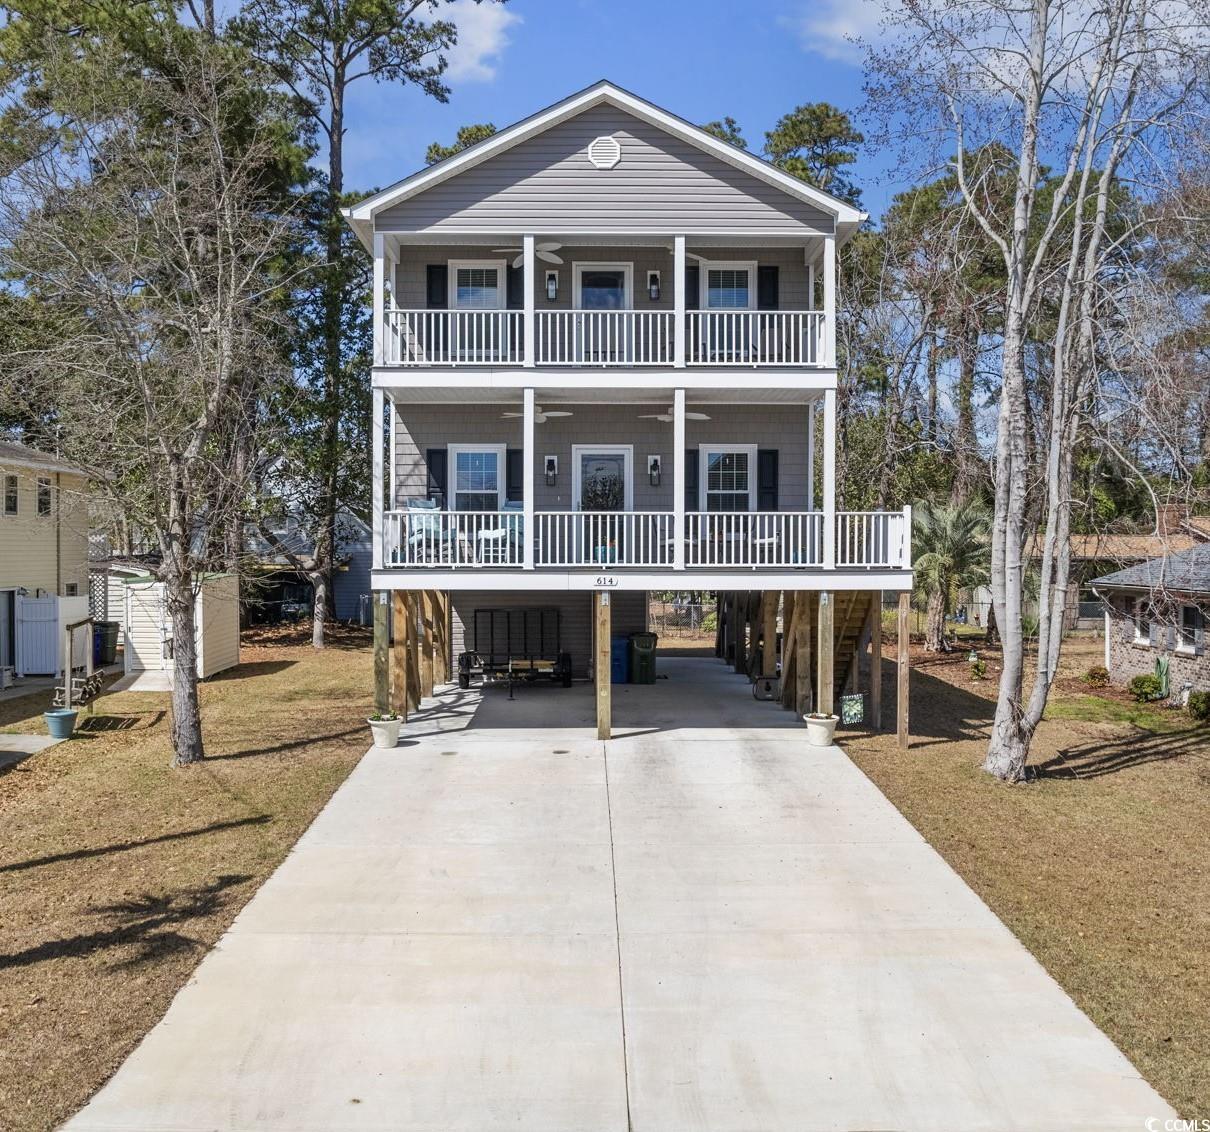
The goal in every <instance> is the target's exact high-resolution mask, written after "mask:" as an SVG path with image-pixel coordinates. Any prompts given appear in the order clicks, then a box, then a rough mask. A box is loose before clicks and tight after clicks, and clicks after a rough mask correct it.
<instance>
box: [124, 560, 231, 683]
mask: <svg viewBox="0 0 1210 1132" xmlns="http://www.w3.org/2000/svg"><path fill="white" fill-rule="evenodd" d="M125 591H126V595H125V596H126V602H125V615H124V616H123V618H122V643H123V649H122V652H123V655H124V656H125V661H126V671H127V672H157V671H171V669H172V621H171V619H170V618H169V616H168V613H167V610H166V609H165V608H164V584H163V582H157V581H155V580H154V579H153V578H147V577H143V578H133V579H131V580H129V581H127V582H126V584H125ZM194 600H195V602H196V604H195V606H194V618H195V620H196V636H197V674H198V676H199V677H201V678H203V679H204V678H205V677H207V676H213V675H214V674H215V673H216V672H221V671H222V670H223V669H224V668H231V667H233V666H234V665H237V664H239V578H238V577H237V576H236V575H235V574H211V575H209V576H207V577H206V578H205V579H203V580H202V582H201V584H200V585H199V587H198V592H197V597H196V598H195V599H194Z"/></svg>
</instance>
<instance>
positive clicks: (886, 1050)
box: [68, 660, 1173, 1132]
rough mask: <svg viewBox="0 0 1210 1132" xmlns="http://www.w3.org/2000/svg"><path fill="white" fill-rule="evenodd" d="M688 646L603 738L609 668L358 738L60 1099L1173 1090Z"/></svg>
mask: <svg viewBox="0 0 1210 1132" xmlns="http://www.w3.org/2000/svg"><path fill="white" fill-rule="evenodd" d="M664 670H665V671H667V672H668V673H669V676H670V679H668V680H667V681H663V682H661V683H660V684H659V685H657V686H656V687H654V688H627V689H619V690H618V693H619V694H618V696H617V700H618V702H617V704H616V708H615V719H616V720H618V721H619V722H620V724H621V726H620V728H619V730H620V731H621V732H622V733H623V734H622V737H620V738H616V739H614V740H612V741H610V742H609V743H600V742H598V741H596V740H595V739H594V738H593V737H592V731H591V724H592V711H593V704H592V697H591V694H590V693H589V692H588V691H587V690H586V689H574V690H572V691H563V690H561V689H556V688H543V689H529V690H525V691H521V692H518V694H517V699H516V700H515V701H513V702H512V703H510V702H508V700H507V698H506V694H505V693H503V692H500V691H498V690H492V691H489V692H488V693H487V694H486V696H482V697H481V696H480V694H479V693H478V692H473V693H470V694H466V693H458V692H457V691H456V690H453V691H450V692H447V693H446V695H445V696H444V697H443V699H442V702H441V704H440V705H439V706H438V707H437V708H434V709H431V710H429V711H427V712H426V713H425V714H424V716H423V717H422V718H420V719H418V720H417V721H416V722H415V723H414V724H413V725H412V726H411V727H410V729H409V731H410V738H409V743H408V745H407V746H401V747H400V748H398V749H396V750H394V751H379V750H374V751H371V752H370V753H369V754H368V755H367V756H366V757H365V758H364V759H363V760H362V762H361V763H360V765H359V766H358V767H357V769H356V770H355V771H354V772H353V774H352V775H351V776H350V778H349V779H348V781H347V782H346V783H345V785H344V786H342V787H341V789H340V790H339V791H338V792H337V794H336V795H335V797H334V798H333V799H332V801H331V802H330V803H329V804H328V806H327V808H326V809H325V810H324V811H323V813H322V814H321V815H320V816H319V818H318V819H317V820H316V822H315V823H314V825H313V826H312V827H311V829H310V830H308V832H307V833H306V835H305V836H304V837H303V838H302V839H301V840H300V841H299V843H298V845H297V846H296V848H295V849H294V851H293V852H292V853H291V854H290V856H289V858H288V859H287V860H286V862H285V863H284V864H283V865H282V867H281V868H280V869H279V870H278V871H277V873H276V874H275V875H274V876H273V877H272V878H271V879H270V880H269V882H268V883H267V884H266V885H265V886H264V887H263V888H262V889H261V891H260V892H259V893H258V894H257V895H256V897H255V898H254V899H253V900H252V902H251V903H250V904H249V905H248V906H247V908H246V909H245V910H244V911H243V913H241V915H240V916H239V918H238V919H237V920H236V922H235V924H234V925H233V926H232V928H231V930H230V932H228V933H227V935H226V936H224V938H223V939H222V940H221V942H220V943H219V945H218V946H217V947H216V948H215V949H214V951H213V952H212V953H211V954H210V955H209V956H208V957H207V958H206V959H205V961H204V962H203V963H202V964H201V966H200V967H199V969H198V971H197V973H196V976H195V977H194V979H193V980H192V981H191V982H190V983H189V985H188V986H187V987H186V988H185V989H184V990H182V991H181V993H180V994H179V995H178V996H177V998H176V1000H175V1002H174V1003H173V1005H172V1007H171V1009H170V1010H169V1012H168V1014H167V1016H166V1017H165V1018H164V1020H163V1021H162V1022H161V1023H160V1025H159V1026H157V1027H156V1028H155V1029H154V1030H153V1031H152V1032H151V1034H150V1035H149V1036H148V1037H147V1038H146V1040H145V1041H144V1042H143V1043H142V1045H141V1046H140V1047H139V1048H138V1049H137V1050H136V1051H135V1052H134V1054H132V1055H131V1057H130V1058H129V1060H128V1061H127V1062H126V1064H125V1065H124V1066H123V1067H122V1068H121V1070H120V1071H119V1072H118V1073H117V1075H116V1076H115V1077H114V1078H113V1080H112V1081H111V1082H110V1083H109V1084H108V1085H107V1086H106V1087H105V1088H104V1089H103V1090H102V1091H101V1093H100V1094H99V1095H98V1096H97V1097H96V1098H95V1099H94V1100H93V1101H92V1102H91V1104H89V1105H88V1107H87V1108H86V1109H84V1111H83V1112H82V1113H81V1114H80V1115H78V1116H77V1117H76V1118H75V1119H74V1120H73V1121H71V1122H70V1124H69V1126H68V1127H70V1128H71V1129H73V1130H77V1132H82V1130H85V1129H90V1130H100V1129H105V1130H109V1132H113V1130H117V1129H130V1130H138V1132H154V1130H158V1129H174V1130H194V1129H197V1130H202V1129H241V1130H245V1129H291V1130H304V1129H305V1130H315V1132H320V1130H322V1132H332V1130H337V1129H381V1130H385V1129H431V1130H433V1132H438V1130H440V1132H453V1130H462V1129H465V1130H474V1132H487V1130H492V1129H503V1128H510V1129H524V1130H526V1132H538V1130H546V1129H550V1130H559V1132H588V1130H594V1129H608V1130H610V1132H626V1130H627V1129H630V1128H633V1129H637V1130H650V1132H678V1130H681V1129H686V1130H687V1129H712V1130H720V1132H722V1130H740V1129H743V1130H753V1132H755V1130H760V1132H767V1130H776V1129H785V1130H794V1132H809V1130H814V1129H820V1130H822V1129H866V1130H870V1129H881V1130H890V1129H937V1130H938V1132H942V1130H944V1132H955V1130H958V1129H962V1130H969V1132H974V1130H977V1129H988V1130H995V1132H1005V1130H1009V1129H1012V1130H1018V1132H1028V1130H1039V1132H1040V1130H1044V1129H1045V1130H1054V1132H1058V1130H1063V1132H1074V1130H1079V1129H1087V1130H1089V1132H1092V1130H1094V1129H1095V1130H1096V1132H1116V1130H1119V1129H1120V1130H1122V1132H1139V1130H1140V1129H1142V1128H1144V1126H1145V1125H1144V1121H1145V1119H1146V1118H1147V1117H1151V1116H1155V1117H1160V1118H1163V1117H1165V1116H1171V1115H1173V1114H1172V1112H1171V1110H1170V1109H1169V1108H1168V1106H1167V1105H1165V1104H1164V1103H1163V1102H1162V1101H1161V1100H1160V1098H1159V1097H1158V1096H1157V1095H1156V1094H1155V1092H1154V1091H1153V1090H1152V1089H1151V1088H1150V1087H1149V1086H1148V1085H1147V1084H1146V1083H1145V1082H1143V1081H1142V1080H1141V1079H1140V1077H1139V1076H1138V1074H1137V1072H1136V1071H1135V1070H1134V1069H1133V1068H1132V1066H1131V1065H1130V1064H1129V1062H1127V1060H1126V1059H1125V1057H1123V1056H1122V1055H1121V1053H1119V1052H1118V1050H1117V1049H1116V1048H1115V1047H1114V1046H1113V1045H1112V1044H1111V1043H1110V1042H1109V1040H1108V1039H1107V1038H1106V1037H1105V1036H1104V1035H1103V1034H1101V1033H1100V1032H1099V1031H1098V1030H1097V1029H1096V1028H1095V1027H1094V1026H1093V1025H1092V1023H1091V1022H1090V1021H1089V1020H1088V1019H1087V1018H1086V1017H1085V1016H1084V1015H1083V1014H1081V1013H1080V1012H1079V1011H1078V1010H1077V1009H1076V1007H1075V1006H1074V1005H1073V1004H1072V1002H1071V1000H1070V999H1068V998H1067V996H1066V995H1065V994H1064V993H1063V992H1062V991H1061V990H1060V989H1059V987H1058V986H1057V985H1056V984H1055V983H1054V982H1053V981H1052V980H1051V979H1050V977H1049V976H1048V975H1047V974H1046V973H1045V972H1044V971H1043V970H1042V969H1041V967H1039V966H1038V964H1037V963H1036V962H1035V961H1034V960H1033V959H1032V958H1031V957H1030V955H1029V954H1028V953H1027V952H1026V951H1025V949H1024V948H1023V947H1022V946H1021V945H1020V944H1019V943H1018V942H1017V941H1016V939H1015V938H1014V937H1013V936H1012V935H1011V934H1010V933H1009V932H1008V931H1007V929H1006V928H1004V926H1003V925H1002V924H1001V923H1000V922H999V921H998V920H997V919H996V918H995V917H994V916H993V915H992V914H991V913H990V912H989V911H988V909H987V908H986V907H985V906H984V905H983V904H982V903H981V902H980V901H979V900H978V899H977V898H976V897H975V896H974V894H973V893H972V892H971V891H970V889H968V888H967V887H966V885H965V884H964V883H963V882H962V881H961V880H960V879H959V878H958V877H957V876H956V875H955V874H954V873H953V872H952V871H951V870H950V869H949V867H948V866H947V865H946V864H945V863H944V862H943V861H942V860H941V858H940V857H939V856H938V855H937V854H936V853H935V852H934V851H933V850H932V849H931V848H929V846H928V845H927V844H926V843H925V842H924V841H923V839H922V838H921V837H920V836H919V835H918V834H917V833H916V831H915V830H914V829H913V828H912V827H911V826H910V825H909V824H908V823H907V822H906V821H905V820H904V819H903V818H902V817H901V816H900V815H899V813H898V812H897V811H896V810H895V809H894V807H893V806H891V805H890V803H889V802H887V800H886V799H885V798H884V797H883V796H882V795H881V794H880V793H879V792H878V791H877V790H876V789H875V788H874V786H873V785H872V784H871V783H870V782H869V781H868V779H866V778H865V776H864V775H862V774H861V773H860V771H858V770H857V769H856V768H855V767H854V766H853V764H852V763H850V762H849V761H848V759H846V758H845V757H844V755H843V754H842V753H841V752H840V751H839V750H838V749H835V748H833V749H830V750H822V751H813V750H810V749H809V748H807V747H806V746H805V745H804V742H803V732H802V730H801V727H800V726H796V725H795V724H794V721H793V720H792V719H791V718H790V717H789V713H783V712H781V711H780V710H779V709H778V708H776V707H774V706H772V705H770V704H762V703H757V702H755V701H754V700H752V698H751V696H750V694H749V692H748V689H747V687H746V685H745V683H744V682H743V681H742V680H740V679H739V678H738V677H736V676H735V675H734V674H732V673H729V672H728V671H727V670H726V669H725V668H724V667H723V666H722V665H719V664H717V663H715V662H713V661H706V660H702V661H695V660H680V661H669V662H665V663H664ZM561 724H574V726H567V725H562V726H561ZM581 724H582V726H581Z"/></svg>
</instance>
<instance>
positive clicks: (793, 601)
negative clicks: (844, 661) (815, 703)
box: [781, 590, 799, 710]
mask: <svg viewBox="0 0 1210 1132" xmlns="http://www.w3.org/2000/svg"><path fill="white" fill-rule="evenodd" d="M798 597H799V595H798V594H796V593H795V592H794V591H793V590H786V591H785V592H784V593H783V594H782V614H781V706H782V707H784V708H786V709H787V710H788V709H790V708H792V707H793V706H794V698H795V688H794V679H795V672H796V670H797V646H796V637H795V633H797V632H798V615H799V602H798Z"/></svg>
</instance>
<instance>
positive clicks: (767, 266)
mask: <svg viewBox="0 0 1210 1132" xmlns="http://www.w3.org/2000/svg"><path fill="white" fill-rule="evenodd" d="M756 309H757V310H762V311H775V310H777V309H778V295H777V264H775V263H762V264H761V265H760V266H759V267H758V268H757V269H756Z"/></svg>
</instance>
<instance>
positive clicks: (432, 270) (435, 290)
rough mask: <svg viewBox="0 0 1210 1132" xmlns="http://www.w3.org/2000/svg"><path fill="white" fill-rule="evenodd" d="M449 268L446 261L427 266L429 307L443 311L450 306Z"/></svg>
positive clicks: (426, 288)
mask: <svg viewBox="0 0 1210 1132" xmlns="http://www.w3.org/2000/svg"><path fill="white" fill-rule="evenodd" d="M449 274H450V272H449V268H448V267H446V265H445V264H444V263H430V264H429V265H428V267H426V268H425V291H426V301H427V303H428V308H429V310H431V311H443V310H445V309H446V307H448V306H449Z"/></svg>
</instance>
